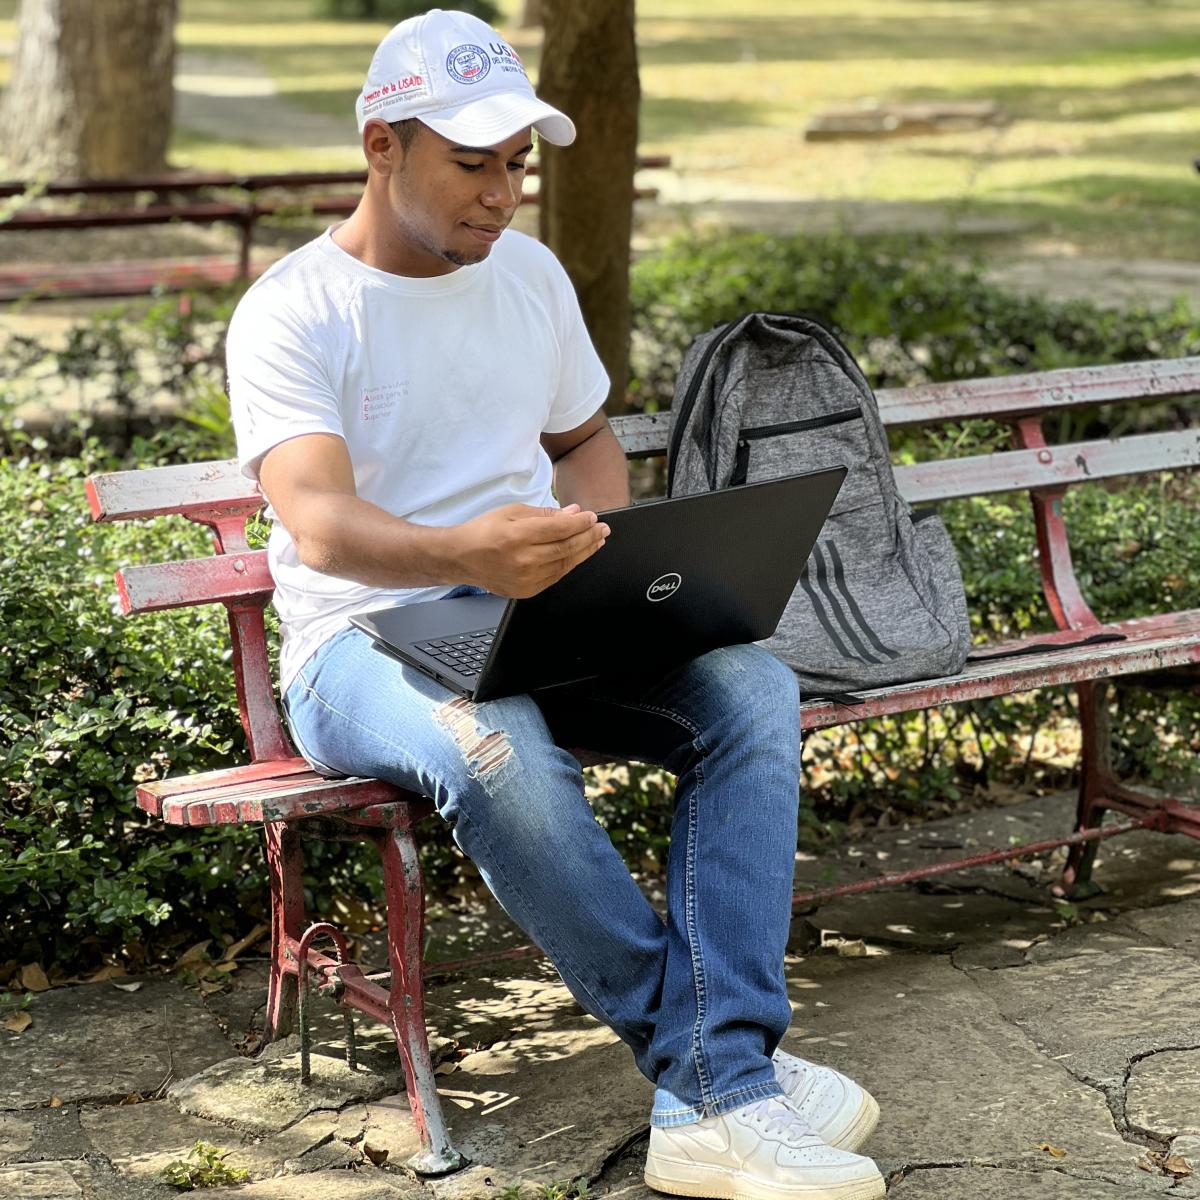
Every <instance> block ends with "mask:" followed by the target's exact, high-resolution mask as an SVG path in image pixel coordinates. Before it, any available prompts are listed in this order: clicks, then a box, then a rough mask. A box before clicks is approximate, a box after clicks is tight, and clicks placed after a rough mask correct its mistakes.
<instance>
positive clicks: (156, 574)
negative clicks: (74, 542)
mask: <svg viewBox="0 0 1200 1200" xmlns="http://www.w3.org/2000/svg"><path fill="white" fill-rule="evenodd" d="M274 588H275V584H274V582H273V581H272V579H271V570H270V567H269V566H268V565H267V552H266V551H265V550H250V551H246V552H243V553H241V554H218V555H214V556H213V557H212V558H190V559H187V560H186V561H184V562H170V563H155V564H154V565H153V566H145V567H126V568H125V569H124V570H123V571H119V572H118V573H117V592H118V594H119V595H120V598H121V611H122V612H124V613H126V614H130V613H148V612H161V611H162V610H163V609H166V608H185V607H187V606H188V605H191V604H211V603H213V602H215V601H220V602H221V603H235V602H239V601H240V602H243V603H247V604H252V603H256V602H261V603H263V604H266V603H267V602H268V601H269V600H270V599H271V593H272V591H273V590H274Z"/></svg>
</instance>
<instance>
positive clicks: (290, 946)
mask: <svg viewBox="0 0 1200 1200" xmlns="http://www.w3.org/2000/svg"><path fill="white" fill-rule="evenodd" d="M1197 392H1200V358H1190V359H1180V360H1175V361H1164V362H1148V363H1137V364H1129V365H1120V366H1106V367H1094V368H1087V369H1078V370H1076V369H1072V370H1067V371H1052V372H1047V373H1044V374H1040V375H1025V376H1008V377H1002V378H996V379H980V380H973V381H970V382H966V383H949V384H934V385H929V386H923V387H916V388H910V389H906V390H902V391H884V392H882V393H880V396H879V401H880V407H881V410H882V413H883V417H884V421H885V423H886V424H887V425H888V426H890V427H904V426H918V425H921V426H924V425H931V424H937V423H942V422H953V421H961V420H965V419H968V418H978V417H990V418H994V419H998V420H1002V421H1006V422H1009V423H1011V425H1012V428H1013V433H1014V441H1015V448H1014V449H1012V450H1010V451H1006V452H1004V453H999V454H992V455H988V456H984V457H977V458H960V459H952V460H946V461H941V462H929V463H922V464H920V465H917V466H902V467H899V468H898V469H897V472H896V473H897V478H898V481H899V485H900V489H901V491H902V492H903V494H904V495H905V496H906V497H907V498H908V499H909V500H910V501H913V502H936V501H940V500H948V499H955V498H960V497H965V496H973V495H981V494H985V493H995V492H1017V491H1027V492H1029V494H1030V496H1031V498H1032V503H1033V513H1034V519H1035V521H1036V525H1037V535H1038V544H1039V548H1040V565H1041V572H1042V582H1043V585H1044V589H1045V593H1046V598H1047V601H1048V603H1049V606H1050V610H1051V612H1052V613H1053V615H1054V618H1055V621H1056V622H1057V624H1058V626H1059V630H1060V632H1059V633H1057V634H1050V635H1044V634H1040V635H1036V636H1033V637H1031V638H1028V639H1026V640H1025V642H1012V643H1005V644H1001V645H996V646H994V647H989V648H988V650H989V652H990V651H992V650H996V651H1000V650H1010V651H1011V650H1013V649H1019V648H1021V647H1022V646H1024V647H1025V648H1029V647H1030V645H1032V644H1035V643H1036V644H1037V645H1038V646H1044V644H1045V643H1047V642H1053V641H1055V640H1057V641H1060V642H1067V643H1079V642H1080V641H1081V640H1082V639H1083V638H1084V637H1085V636H1087V635H1094V634H1109V635H1122V637H1121V640H1112V641H1106V642H1103V643H1100V644H1090V645H1078V644H1075V645H1072V646H1070V647H1069V648H1067V649H1062V650H1057V651H1048V650H1045V649H1040V650H1035V651H1034V652H1033V653H1029V654H1024V655H1018V656H1016V657H1007V658H999V659H995V660H992V661H982V662H975V663H972V664H970V665H969V666H968V668H967V669H966V670H965V671H964V672H963V673H962V674H961V675H957V676H954V677H952V678H945V679H935V680H924V681H922V682H920V683H911V684H903V685H900V686H896V687H890V688H881V689H878V690H875V691H870V692H866V693H863V695H864V698H865V702H864V703H863V704H861V705H859V706H857V707H841V706H839V705H836V704H834V703H831V702H828V701H817V702H811V703H807V704H805V705H804V708H803V713H802V721H803V724H804V727H805V728H806V729H822V728H827V727H829V726H833V725H838V724H842V723H846V722H850V721H857V720H862V719H864V718H866V717H873V716H880V715H884V714H894V713H905V712H912V711H916V710H919V709H923V708H927V707H932V706H936V705H939V704H949V703H957V702H961V701H965V700H974V699H979V698H982V697H988V696H1002V695H1007V694H1010V693H1013V692H1021V691H1028V690H1030V689H1032V688H1038V687H1053V686H1064V685H1070V686H1074V687H1075V688H1076V689H1077V692H1078V696H1079V713H1080V719H1081V722H1082V727H1083V752H1082V773H1081V783H1080V791H1079V808H1078V816H1077V822H1076V829H1075V831H1074V832H1072V833H1070V834H1068V835H1066V836H1063V837H1059V838H1056V839H1052V840H1047V841H1044V842H1039V843H1036V844H1034V845H1026V846H1022V847H1020V848H1018V849H1014V848H1012V847H1004V848H1002V849H997V850H995V851H992V852H989V853H986V854H980V855H975V856H973V857H972V858H969V859H963V860H958V861H956V862H947V863H939V864H936V865H933V866H930V867H926V868H922V869H920V870H918V871H915V872H909V873H907V874H903V875H885V876H880V877H877V878H875V879H872V880H865V881H863V882H860V883H855V884H851V885H847V886H845V887H842V888H836V889H827V890H825V891H822V892H810V893H804V894H801V895H797V897H796V900H797V902H805V901H811V900H813V899H817V898H825V897H826V896H831V895H837V894H844V893H847V892H857V891H864V890H870V889H873V888H877V887H882V886H888V885H892V884H897V883H903V882H906V881H908V880H910V879H913V878H917V877H922V876H928V875H936V874H940V873H942V872H945V871H952V870H957V869H961V868H962V867H964V866H971V865H976V864H979V863H983V862H992V861H1002V860H1008V859H1012V858H1014V857H1020V856H1024V855H1029V854H1035V853H1041V852H1044V851H1045V850H1048V849H1051V848H1053V847H1055V846H1065V845H1070V847H1071V851H1070V855H1069V858H1068V862H1067V865H1066V868H1065V872H1064V876H1063V879H1062V881H1061V883H1060V885H1059V887H1058V889H1057V890H1058V891H1059V893H1060V894H1065V895H1078V894H1080V892H1081V890H1082V889H1084V888H1085V887H1086V886H1087V885H1088V883H1089V876H1090V869H1091V862H1092V858H1093V857H1094V852H1095V848H1096V843H1097V842H1098V841H1099V840H1100V839H1101V838H1106V837H1110V836H1113V835H1114V834H1116V833H1121V832H1127V831H1129V830H1132V829H1155V830H1159V831H1161V832H1164V833H1184V834H1187V835H1189V836H1191V837H1200V815H1198V812H1197V810H1196V809H1193V808H1192V807H1189V806H1188V805H1187V804H1184V803H1181V802H1180V801H1178V800H1176V799H1157V798H1154V797H1150V796H1146V795H1143V794H1141V793H1139V792H1136V791H1134V790H1132V789H1130V788H1128V787H1126V786H1124V785H1123V784H1121V783H1120V782H1119V781H1118V780H1117V779H1115V778H1114V776H1113V773H1112V769H1111V766H1110V763H1109V753H1108V745H1109V742H1108V725H1107V706H1106V703H1105V696H1106V689H1107V682H1108V680H1110V679H1112V678H1114V677H1117V676H1121V675H1128V674H1132V673H1139V672H1155V673H1159V672H1163V671H1167V670H1170V669H1173V668H1181V667H1186V666H1189V665H1192V664H1196V663H1198V662H1200V610H1193V611H1188V612H1177V613H1171V614H1169V615H1159V616H1147V617H1142V618H1139V619H1136V620H1127V621H1120V622H1116V623H1112V624H1105V623H1103V622H1102V621H1100V620H1099V618H1097V617H1096V616H1095V615H1094V614H1093V613H1092V611H1091V609H1090V608H1089V607H1088V605H1087V603H1086V601H1085V600H1084V598H1083V596H1082V594H1081V592H1080V589H1079V586H1078V584H1077V581H1076V579H1075V574H1074V570H1073V568H1072V564H1071V552H1070V548H1069V545H1068V542H1067V534H1066V528H1065V525H1064V521H1063V510H1062V498H1063V495H1064V493H1065V491H1066V489H1067V488H1068V487H1071V486H1074V485H1077V484H1080V483H1083V482H1085V481H1095V480H1100V479H1112V478H1116V477H1119V476H1123V475H1129V474H1134V473H1144V472H1155V471H1166V470H1171V471H1175V470H1182V469H1188V468H1192V467H1195V466H1197V465H1200V431H1197V430H1196V429H1189V430H1183V431H1173V432H1165V433H1152V434H1140V435H1136V436H1131V437H1124V438H1115V439H1106V440H1102V441H1095V442H1085V443H1079V444H1072V445H1057V446H1048V445H1047V444H1046V442H1045V439H1044V438H1043V435H1042V420H1043V418H1044V417H1047V416H1051V417H1052V416H1054V415H1055V414H1057V413H1061V412H1062V411H1064V410H1067V409H1070V408H1076V407H1081V406H1084V405H1090V404H1097V403H1105V402H1114V401H1123V402H1126V403H1131V404H1136V403H1139V402H1152V401H1156V400H1161V399H1166V398H1170V397H1183V396H1189V395H1192V394H1193V393H1197ZM613 426H614V429H615V430H616V431H617V434H618V436H619V438H620V440H621V443H622V445H623V446H624V448H625V451H626V454H627V456H628V457H630V458H646V457H652V456H656V455H659V456H661V455H662V454H663V453H664V451H665V443H666V429H667V418H666V416H665V415H653V416H630V417H619V418H616V419H615V420H614V421H613ZM86 487H87V495H88V500H89V503H90V505H91V509H92V514H93V516H94V517H95V519H96V520H98V521H116V520H125V519H130V518H143V517H151V516H160V515H166V514H176V515H180V516H184V517H187V518H188V519H190V520H192V521H197V522H200V523H201V524H204V525H207V526H208V527H209V528H210V530H211V531H212V534H213V539H214V542H215V545H216V552H215V553H214V554H213V555H212V556H211V557H209V558H203V559H195V560H191V561H186V562H176V563H166V564H159V565H154V566H130V567H128V568H126V569H125V570H123V571H121V572H120V573H119V574H118V576H117V586H118V589H119V592H120V599H121V605H122V607H123V609H124V611H125V612H127V613H138V612H154V611H156V610H158V609H164V608H175V607H179V606H183V605H192V604H205V603H212V602H218V603H221V604H224V605H225V607H226V609H227V610H228V613H229V621H230V631H231V636H232V640H233V663H234V671H235V676H236V686H237V693H238V700H239V703H240V705H241V713H242V723H243V725H244V727H245V730H246V736H247V738H248V740H249V746H250V753H251V758H252V761H251V762H250V763H248V764H246V765H245V766H240V767H230V768H228V769H225V770H219V771H212V772H209V773H207V774H202V775H192V776H185V777H182V778H176V779H167V780H160V781H157V782H150V783H144V784H141V785H140V786H139V787H138V788H137V802H138V804H139V805H140V806H141V807H142V808H143V809H145V810H146V811H147V812H148V813H150V814H151V815H152V816H155V817H158V818H159V819H161V820H164V821H167V822H169V823H171V824H176V825H221V824H244V823H247V822H254V823H259V822H261V823H262V824H263V828H264V832H265V837H266V847H267V861H268V865H269V870H270V877H271V894H272V906H273V952H272V974H271V982H270V988H269V995H268V1006H267V1021H266V1036H267V1038H268V1039H269V1038H272V1037H275V1036H278V1035H280V1034H281V1033H283V1032H285V1031H286V1030H287V1029H288V1028H289V1027H290V1026H291V1023H292V1021H293V1018H294V1015H295V1010H296V1006H297V985H298V980H300V979H302V978H303V979H305V980H307V971H306V970H305V963H307V965H308V966H310V967H312V968H313V972H314V973H315V974H316V976H317V977H318V978H319V979H320V980H321V981H322V982H323V984H324V986H325V987H326V988H328V989H329V990H331V991H333V992H334V993H335V994H336V995H338V996H339V998H340V1000H341V1002H342V1003H343V1004H344V1005H348V1006H350V1007H352V1008H355V1009H357V1010H359V1011H361V1012H364V1013H366V1014H368V1015H369V1016H371V1017H374V1018H376V1019H378V1020H381V1021H383V1022H385V1023H386V1024H388V1025H390V1026H391V1028H392V1029H393V1031H394V1033H395V1036H396V1041H397V1045H398V1047H399V1050H400V1053H401V1056H402V1058H403V1061H404V1068H405V1073H406V1078H407V1082H408V1094H409V1097H410V1100H411V1104H412V1110H413V1115H414V1118H415V1121H416V1124H417V1126H418V1128H419V1130H420V1132H421V1136H422V1140H423V1145H424V1150H423V1151H422V1152H421V1153H420V1154H419V1155H418V1156H417V1157H416V1158H415V1159H414V1160H413V1163H412V1165H413V1166H414V1167H415V1168H416V1169H417V1170H419V1171H422V1172H425V1173H440V1172H444V1171H449V1170H453V1169H455V1168H456V1167H457V1166H459V1165H461V1163H462V1159H461V1157H460V1156H459V1155H458V1154H457V1152H456V1151H455V1150H454V1149H453V1147H452V1145H451V1143H450V1141H449V1137H448V1135H447V1131H446V1127H445V1124H444V1121H443V1119H442V1115H441V1110H440V1107H439V1103H438V1096H437V1091H436V1088H435V1086H434V1076H433V1070H432V1066H431V1062H430V1056H429V1048H428V1043H427V1039H426V1032H425V1023H424V1016H423V1002H422V982H423V978H424V977H426V976H428V975H429V974H430V973H431V971H430V969H429V968H426V967H424V965H423V963H422V957H421V948H422V942H423V904H424V899H423V889H422V880H421V872H420V867H419V865H418V862H417V853H416V846H415V843H414V841H413V826H414V824H415V822H416V821H417V820H419V819H420V818H421V817H423V816H425V815H427V814H429V813H430V812H431V811H432V806H431V804H430V802H429V801H428V800H427V799H425V798H423V797H420V796H416V795H413V794H409V793H405V792H401V791H398V790H397V789H395V788H393V787H390V786H388V785H386V784H382V783H380V782H378V781H373V780H368V779H350V780H335V781H331V780H327V779H324V778H322V777H321V776H319V775H316V774H315V773H314V772H312V771H311V770H309V769H308V767H307V765H306V764H305V763H304V761H303V760H302V759H300V758H298V757H297V756H296V753H295V750H294V749H293V747H292V745H291V744H290V742H289V741H288V738H287V735H286V734H285V732H284V728H283V726H282V724H281V721H280V717H279V713H278V709H277V707H276V698H275V693H274V688H273V684H272V680H271V677H270V671H269V668H268V664H267V652H266V640H265V632H264V625H263V609H264V607H265V605H266V604H267V603H268V602H269V601H270V598H271V589H272V583H271V578H270V574H269V572H268V569H267V561H266V552H265V551H262V550H254V551H251V550H248V549H247V545H246V539H245V528H244V527H245V522H246V520H247V518H249V517H251V516H252V515H254V514H255V513H256V512H258V510H259V508H260V506H261V503H262V501H261V497H260V496H259V495H258V494H257V492H256V491H254V490H253V489H252V488H250V487H249V486H248V485H247V483H246V481H245V480H244V479H243V478H242V477H241V476H240V475H239V474H238V471H237V468H236V464H235V463H233V462H214V463H198V464H195V465H191V466H182V467H159V468H153V469H147V470H142V471H131V472H121V473H119V474H111V475H98V476H94V477H92V478H91V479H89V480H88V481H87V485H86ZM1106 810H1114V811H1117V812H1120V813H1122V814H1124V815H1125V816H1126V817H1127V818H1128V819H1127V820H1126V821H1125V822H1123V823H1121V824H1119V825H1117V826H1115V827H1113V826H1110V827H1105V828H1103V829H1102V828H1101V821H1102V819H1103V816H1104V813H1105V811H1106ZM306 828H308V829H310V830H313V831H316V832H317V833H318V835H320V834H326V835H328V834H330V833H334V834H336V835H338V836H350V837H354V838H360V839H362V840H365V841H371V842H374V843H375V845H376V846H377V848H378V849H379V852H380V854H381V855H382V856H383V863H384V873H385V880H386V889H387V912H388V948H389V954H390V959H391V969H392V973H391V978H390V985H389V986H388V987H387V988H385V987H384V986H383V984H382V982H380V981H378V980H376V979H367V978H366V977H365V976H364V975H363V974H362V972H361V971H360V970H359V969H358V968H357V967H355V966H354V965H353V964H348V963H346V962H344V961H342V960H343V959H344V954H343V953H342V947H341V946H340V945H339V948H338V952H337V953H336V954H335V955H333V956H330V955H328V954H324V953H319V952H316V951H314V950H312V949H311V942H312V941H313V940H314V938H315V937H317V936H325V935H330V936H331V931H330V929H329V927H327V926H320V927H315V928H311V929H309V930H308V933H307V934H306V932H305V927H306V925H307V918H306V917H305V913H304V903H303V886H302V881H301V850H300V834H301V831H302V830H304V829H306ZM512 954H513V952H511V951H510V952H507V953H506V955H505V956H506V957H511V956H512ZM447 969H449V968H448V967H447V966H446V965H444V964H443V965H441V966H439V967H437V968H435V970H436V972H437V973H439V974H440V973H443V972H444V971H446V970H447ZM305 986H306V987H307V982H306V984H305ZM302 1025H303V1021H302Z"/></svg>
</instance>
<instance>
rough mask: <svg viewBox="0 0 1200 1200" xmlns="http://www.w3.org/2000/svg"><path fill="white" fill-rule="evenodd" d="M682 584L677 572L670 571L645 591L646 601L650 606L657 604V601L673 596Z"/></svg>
mask: <svg viewBox="0 0 1200 1200" xmlns="http://www.w3.org/2000/svg"><path fill="white" fill-rule="evenodd" d="M682 583H683V580H682V578H680V576H679V573H678V572H677V571H671V572H670V573H669V574H667V575H660V576H659V577H658V578H657V579H656V580H655V581H654V582H653V583H652V584H651V585H650V586H649V587H648V588H647V589H646V599H647V600H649V601H650V602H651V603H652V604H654V603H657V602H658V601H659V600H665V599H667V597H668V596H673V595H675V593H676V592H677V591H679V588H680V585H681V584H682Z"/></svg>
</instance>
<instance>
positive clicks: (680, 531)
mask: <svg viewBox="0 0 1200 1200" xmlns="http://www.w3.org/2000/svg"><path fill="white" fill-rule="evenodd" d="M845 475H846V469H845V468H844V467H834V468H831V469H830V470H827V471H818V472H813V473H811V474H807V475H792V476H787V477H785V478H782V479H772V480H766V481H764V482H761V483H752V484H746V485H743V486H741V487H737V488H726V489H723V490H721V491H716V492H706V493H702V494H699V495H694V496H688V497H686V498H683V499H673V500H661V501H652V502H650V503H646V504H639V505H636V506H634V507H632V508H623V509H616V510H614V511H612V512H607V513H604V514H602V518H603V520H604V521H605V523H606V524H608V526H609V527H610V528H611V530H612V534H611V536H610V537H609V539H608V541H607V542H606V543H605V545H604V546H603V547H602V548H601V549H600V550H599V551H598V552H597V553H596V554H593V555H592V557H591V558H589V559H587V560H586V561H585V562H583V563H581V564H580V565H579V566H577V567H576V568H575V569H574V570H573V571H571V572H570V573H569V574H567V575H565V576H564V577H563V578H562V579H560V580H559V581H558V583H556V584H554V585H553V586H551V587H549V588H547V589H546V590H545V591H543V592H540V593H539V594H538V595H536V596H532V597H530V598H529V599H526V600H520V601H517V602H515V603H512V604H510V605H509V606H508V608H507V610H506V612H505V615H504V619H503V621H502V622H501V626H500V629H499V630H498V632H497V637H496V645H495V648H494V650H493V652H492V656H491V659H490V661H489V662H488V665H487V667H486V668H485V670H484V672H483V675H482V676H481V678H480V680H479V686H478V688H477V690H476V693H475V698H476V699H478V700H487V699H492V698H495V697H497V696H504V695H510V694H513V693H517V692H526V691H531V690H533V689H535V688H540V687H546V686H553V685H558V684H565V683H569V682H573V681H576V680H580V679H587V678H592V677H595V676H598V675H599V676H605V675H617V674H624V673H630V672H637V671H641V670H645V669H654V668H656V667H664V666H670V665H674V664H677V663H681V662H684V661H686V660H687V659H689V658H693V657H695V656H696V655H698V654H702V653H704V652H706V651H708V650H712V649H715V648H716V647H717V646H729V645H735V644H737V643H741V642H756V641H761V640H762V639H764V638H768V637H770V636H771V635H772V634H773V633H774V632H775V628H776V626H777V625H778V623H779V619H780V617H781V616H782V615H783V610H784V608H785V607H786V606H787V602H788V600H789V598H790V597H791V594H792V591H793V589H794V588H795V586H796V582H797V580H798V579H799V578H800V573H801V571H803V569H804V564H805V563H806V562H807V561H808V556H809V554H810V553H811V552H812V548H813V545H814V544H815V542H816V540H817V536H818V535H819V534H820V531H821V526H822V525H823V524H824V522H825V518H826V516H827V515H828V513H829V510H830V508H831V507H832V506H833V501H834V498H835V497H836V496H837V493H838V489H839V487H840V486H841V484H842V480H843V479H844V478H845Z"/></svg>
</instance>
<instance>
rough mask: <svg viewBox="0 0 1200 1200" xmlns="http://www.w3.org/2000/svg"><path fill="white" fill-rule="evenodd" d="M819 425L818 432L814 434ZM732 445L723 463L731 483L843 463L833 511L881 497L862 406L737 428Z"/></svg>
mask: <svg viewBox="0 0 1200 1200" xmlns="http://www.w3.org/2000/svg"><path fill="white" fill-rule="evenodd" d="M817 430H820V431H821V432H820V435H819V436H814V434H815V431H817ZM731 450H732V454H731V455H730V457H729V458H728V459H727V463H728V465H727V467H726V469H727V470H728V472H729V475H728V486H730V487H734V486H737V485H738V484H740V483H758V482H760V481H762V480H764V479H778V478H779V477H780V476H781V475H800V474H804V473H806V472H809V471H824V470H827V469H828V468H830V467H845V468H846V478H845V480H844V481H843V483H842V487H841V490H840V491H839V492H838V494H837V499H836V500H835V501H834V502H833V508H832V510H831V512H830V515H831V516H838V515H839V514H840V513H846V512H852V511H853V510H855V509H858V508H864V507H866V506H867V505H870V504H880V503H882V501H883V496H884V493H883V490H882V488H881V485H880V481H879V472H878V470H877V468H876V466H875V462H874V459H873V458H872V456H871V447H870V443H869V440H868V437H867V430H866V423H865V421H864V420H863V412H862V409H861V408H858V407H854V408H842V409H839V410H837V411H835V412H831V413H828V414H826V415H825V416H820V417H808V418H806V419H805V420H802V421H781V422H777V423H775V424H771V425H751V426H748V427H746V428H744V429H741V430H739V432H738V435H737V440H736V441H735V442H734V443H733V445H732V446H731ZM718 478H720V476H718Z"/></svg>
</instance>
